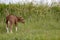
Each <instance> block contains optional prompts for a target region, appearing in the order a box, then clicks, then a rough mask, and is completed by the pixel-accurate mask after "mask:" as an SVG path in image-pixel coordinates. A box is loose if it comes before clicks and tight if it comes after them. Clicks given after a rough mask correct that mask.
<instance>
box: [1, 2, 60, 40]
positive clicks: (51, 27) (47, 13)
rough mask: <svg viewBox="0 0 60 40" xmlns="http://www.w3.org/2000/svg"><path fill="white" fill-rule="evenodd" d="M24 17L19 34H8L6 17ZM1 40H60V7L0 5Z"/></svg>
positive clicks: (19, 27)
mask: <svg viewBox="0 0 60 40" xmlns="http://www.w3.org/2000/svg"><path fill="white" fill-rule="evenodd" d="M8 14H13V15H16V16H23V17H24V19H25V24H22V23H18V32H15V29H14V28H13V33H12V34H11V33H8V34H7V33H6V28H5V27H6V23H5V20H6V16H7V15H8ZM0 40H60V6H52V7H49V6H45V5H39V6H34V5H32V3H31V4H24V5H20V4H9V5H6V4H0Z"/></svg>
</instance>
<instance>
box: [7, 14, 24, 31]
mask: <svg viewBox="0 0 60 40" xmlns="http://www.w3.org/2000/svg"><path fill="white" fill-rule="evenodd" d="M17 22H22V23H25V21H24V18H23V17H17V16H15V15H8V16H7V17H6V24H7V28H8V25H9V26H10V31H12V25H13V24H15V26H16V27H17Z"/></svg>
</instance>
